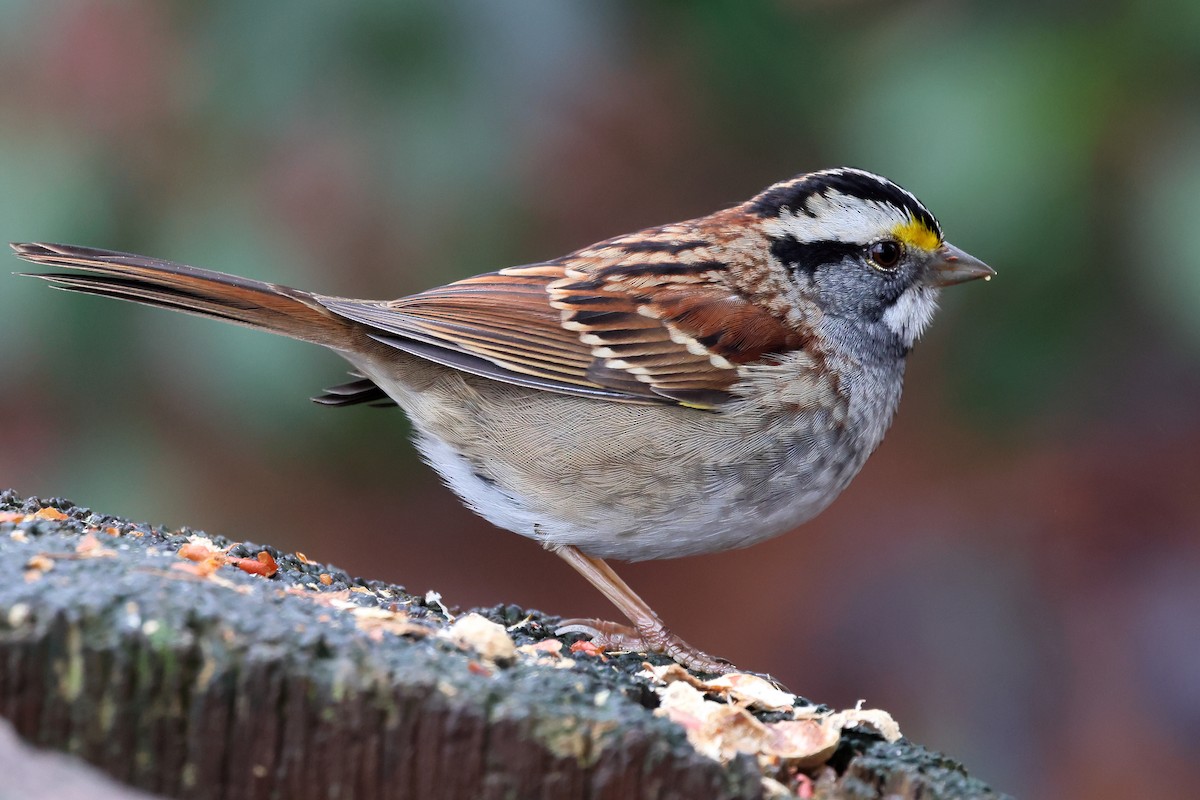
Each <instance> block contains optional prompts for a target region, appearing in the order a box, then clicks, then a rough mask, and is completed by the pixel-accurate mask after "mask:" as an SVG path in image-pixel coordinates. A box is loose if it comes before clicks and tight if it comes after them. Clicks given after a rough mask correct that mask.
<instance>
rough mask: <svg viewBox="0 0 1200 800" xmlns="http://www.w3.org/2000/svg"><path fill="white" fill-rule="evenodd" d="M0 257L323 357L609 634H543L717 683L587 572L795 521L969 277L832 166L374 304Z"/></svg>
mask: <svg viewBox="0 0 1200 800" xmlns="http://www.w3.org/2000/svg"><path fill="white" fill-rule="evenodd" d="M13 248H14V249H15V251H16V253H17V255H18V256H20V257H21V258H23V259H25V260H27V261H32V262H34V263H37V264H44V265H50V266H54V267H66V268H70V269H72V270H74V271H73V272H63V273H49V274H38V275H36V277H40V278H44V279H46V280H48V281H50V282H51V283H52V284H53V285H54V286H56V287H58V288H61V289H69V290H72V291H80V292H86V293H89V294H98V295H105V296H108V297H118V298H123V299H126V300H134V301H137V302H141V303H147V304H150V305H157V306H163V307H165V308H173V309H176V310H180V311H187V312H191V313H195V314H201V315H204V316H210V317H215V318H217V319H223V320H226V321H229V322H236V323H239V324H242V325H248V326H250V327H252V328H260V329H263V330H269V331H273V332H275V333H281V334H284V335H285V336H291V337H294V338H296V339H303V340H305V341H309V342H314V343H316V344H321V345H325V346H326V347H330V348H332V349H334V350H336V351H337V352H338V353H340V354H341V355H342V356H344V357H345V358H346V359H347V360H348V361H350V362H351V363H352V364H353V365H354V367H355V369H356V370H357V373H358V375H359V376H361V380H357V381H355V382H353V383H349V384H346V385H344V386H339V387H335V388H333V389H330V390H327V391H326V393H325V394H324V395H323V396H321V397H319V398H316V399H317V400H318V401H319V402H323V403H328V404H330V405H351V404H354V403H360V402H372V401H384V402H387V401H391V402H395V403H396V404H398V405H399V406H400V407H402V408H403V409H404V410H405V412H407V414H408V415H409V417H410V418H411V420H412V424H413V427H414V429H415V431H416V434H415V440H416V445H417V448H418V449H419V450H420V451H421V454H422V455H423V456H424V457H425V460H426V461H428V462H429V463H430V464H431V465H432V466H433V468H434V469H436V470H437V471H438V472H439V473H440V474H441V476H442V478H443V479H444V480H445V481H446V483H447V484H448V485H449V486H450V488H451V489H453V490H454V491H455V492H456V493H457V494H458V495H459V497H461V498H462V499H463V500H464V502H466V504H467V505H468V506H470V507H471V508H472V509H474V510H475V511H476V512H478V513H479V514H481V515H482V516H483V517H485V518H486V519H488V520H489V521H491V522H492V523H493V524H495V525H498V526H499V527H502V528H507V529H508V530H511V531H514V532H516V533H519V534H521V535H523V536H528V537H530V538H532V539H535V540H537V541H539V542H541V543H542V544H543V545H544V546H546V547H547V548H549V549H551V550H553V551H554V552H556V553H558V554H559V555H560V556H561V557H562V558H564V559H565V560H566V561H567V562H568V563H570V564H571V565H572V566H573V567H575V569H577V570H578V571H579V572H580V573H581V574H583V575H584V577H586V578H587V579H588V580H589V581H590V582H591V583H592V584H593V585H595V586H596V587H597V588H598V589H599V590H600V591H601V592H603V593H604V594H605V596H607V597H608V598H609V599H610V600H611V601H612V602H613V603H614V604H615V605H616V606H617V607H618V608H619V609H620V610H621V611H622V612H623V613H624V614H625V616H626V617H628V619H629V620H630V622H632V623H633V628H628V627H624V626H620V625H616V624H614V623H609V622H603V621H599V620H568V621H567V622H566V623H565V624H564V626H563V628H562V629H560V630H561V631H564V632H565V631H573V632H576V631H577V632H584V633H588V634H590V635H592V636H593V638H594V639H595V640H596V641H597V642H598V643H600V644H601V645H603V646H618V647H628V648H636V649H642V648H645V649H649V650H654V651H658V652H665V653H667V654H669V655H670V656H671V657H673V658H674V659H676V660H677V661H679V662H680V663H681V664H684V665H685V666H688V667H692V668H698V669H702V670H707V671H713V672H722V671H727V670H728V669H730V668H731V667H730V665H729V664H728V663H727V662H724V661H721V660H719V659H715V658H713V657H711V656H708V655H707V654H705V653H703V652H701V651H699V650H697V649H695V648H693V647H691V646H690V645H688V644H687V643H686V642H684V641H683V640H681V639H680V638H679V637H677V636H675V635H674V634H672V633H670V632H669V631H668V630H667V629H666V628H665V627H664V626H663V624H662V622H661V621H660V620H659V618H658V617H657V616H656V615H655V614H654V612H653V611H652V610H651V609H650V607H649V606H648V605H646V603H645V602H643V601H642V600H641V599H640V598H639V597H638V596H637V595H636V594H634V593H633V591H632V590H631V589H630V588H629V587H628V586H627V585H626V584H625V583H624V582H623V581H622V580H621V579H620V578H619V577H617V575H616V574H615V573H614V572H613V571H612V569H611V568H609V566H608V565H607V564H605V563H604V562H603V561H602V560H601V559H603V558H610V557H611V558H622V559H629V560H641V559H650V558H672V557H675V556H684V555H691V554H696V553H709V552H714V551H721V550H728V549H731V548H735V547H743V546H746V545H750V544H754V543H755V542H759V541H762V540H764V539H767V538H769V537H772V536H775V535H777V534H780V533H782V532H784V531H786V530H788V529H790V528H792V527H794V526H796V525H798V524H799V523H801V522H804V521H805V520H807V519H809V518H811V517H812V516H814V515H815V514H817V513H818V512H820V511H821V510H822V509H823V508H825V506H827V505H828V504H829V503H830V502H831V501H832V500H833V499H834V498H835V497H836V496H837V495H838V493H839V492H841V491H842V489H844V488H845V487H846V485H847V484H848V483H849V482H850V480H851V479H852V478H853V477H854V475H855V474H856V473H857V472H858V470H859V469H860V468H861V467H862V465H863V462H864V461H866V459H867V456H869V455H870V454H871V452H872V451H873V450H874V449H875V447H876V446H877V445H878V444H879V442H880V440H881V439H882V438H883V434H884V432H885V431H886V430H887V427H888V425H889V424H890V422H891V419H892V415H893V413H894V412H895V410H896V406H897V404H898V403H899V401H900V389H901V383H902V378H903V374H904V363H905V357H906V356H907V355H908V352H909V350H910V349H911V347H912V345H913V342H914V341H915V340H916V338H917V337H918V336H919V335H920V334H921V332H922V331H923V330H924V329H925V327H926V325H927V324H928V323H929V321H930V318H931V317H932V315H933V312H934V308H935V304H936V298H937V294H938V290H939V289H940V288H941V287H943V286H947V285H950V284H954V283H960V282H963V281H968V280H973V279H975V278H986V277H989V276H990V275H992V274H993V273H992V270H991V269H990V268H989V267H987V266H986V265H985V264H983V263H982V262H981V261H979V260H977V259H975V258H972V257H971V256H969V255H967V254H966V253H964V252H962V251H961V250H959V249H958V248H956V247H954V246H952V245H950V244H949V243H947V242H945V241H944V240H943V238H942V231H941V228H940V226H939V225H938V223H937V221H936V220H935V219H934V217H933V216H932V215H931V214H930V213H929V212H928V211H927V210H926V209H925V207H924V206H922V205H921V203H920V202H918V201H917V199H916V198H915V197H914V196H913V195H912V194H910V193H909V192H907V191H905V190H904V189H901V188H900V187H899V186H897V185H895V184H894V183H892V182H890V181H888V180H886V179H884V178H881V177H879V176H877V175H873V174H871V173H868V172H863V171H860V170H854V169H834V170H827V171H823V172H815V173H811V174H807V175H801V176H798V177H796V178H793V179H791V180H788V181H784V182H782V183H777V184H775V185H773V186H771V187H769V188H768V189H766V190H765V191H763V192H762V193H761V194H759V195H757V196H755V197H753V198H751V199H750V200H748V201H746V202H744V203H741V204H740V205H737V206H734V207H733V208H729V209H725V210H723V211H718V212H716V213H714V214H710V215H708V216H705V217H700V218H698V219H693V220H689V221H687V222H679V223H674V224H671V225H662V226H659V227H654V228H647V229H645V230H642V231H638V232H637V233H632V234H627V235H624V236H617V237H615V238H612V239H608V240H606V241H603V242H599V243H597V244H594V245H591V246H590V247H585V248H583V249H582V250H578V251H576V252H574V253H571V254H569V255H566V256H563V257H561V258H556V259H552V260H550V261H545V262H541V263H537V264H531V265H528V266H521V267H510V268H508V269H502V270H500V271H499V272H492V273H488V274H485V275H478V276H476V277H473V278H467V279H465V280H461V281H457V282H455V283H451V284H449V285H446V286H440V287H437V288H435V289H430V290H428V291H425V292H421V293H420V294H416V295H412V296H410V297H403V298H400V299H399V300H390V301H372V300H351V299H347V298H341V297H331V296H327V295H320V294H314V293H311V292H304V291H299V290H297V289H290V288H287V287H284V286H278V285H275V284H269V283H263V282H260V281H255V280H250V279H246V278H237V277H233V276H230V275H224V274H221V273H217V272H210V271H207V270H201V269H195V268H193V267H187V266H182V265H179V264H174V263H171V262H167V261H159V260H157V259H153V258H146V257H144V256H137V255H128V254H124V253H115V252H110V251H107V250H94V249H90V248H84V247H73V246H67V245H56V244H15V245H13Z"/></svg>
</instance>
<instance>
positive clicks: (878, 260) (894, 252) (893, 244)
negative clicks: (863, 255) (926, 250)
mask: <svg viewBox="0 0 1200 800" xmlns="http://www.w3.org/2000/svg"><path fill="white" fill-rule="evenodd" d="M903 255H904V248H903V247H902V246H901V245H900V243H899V242H897V241H895V240H894V239H883V240H882V241H878V242H875V243H874V244H872V245H871V246H870V247H868V248H867V258H869V259H871V264H873V265H874V266H876V267H878V268H879V269H887V270H891V269H895V268H896V265H897V264H899V263H900V258H901V256H903Z"/></svg>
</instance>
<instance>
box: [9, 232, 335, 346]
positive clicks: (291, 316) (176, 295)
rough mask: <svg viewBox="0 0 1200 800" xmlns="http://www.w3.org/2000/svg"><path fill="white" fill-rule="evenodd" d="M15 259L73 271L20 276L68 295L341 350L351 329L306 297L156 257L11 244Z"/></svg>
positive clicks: (64, 246) (280, 288) (275, 287)
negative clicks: (233, 325) (98, 298)
mask: <svg viewBox="0 0 1200 800" xmlns="http://www.w3.org/2000/svg"><path fill="white" fill-rule="evenodd" d="M12 249H13V251H14V252H15V253H16V254H17V256H18V257H20V258H22V259H24V260H26V261H29V262H31V263H33V264H39V265H45V266H50V267H63V268H67V269H71V270H75V271H74V272H49V273H37V272H32V273H22V274H24V275H27V276H29V277H33V278H41V279H42V280H45V281H48V282H49V283H50V284H51V285H53V286H54V287H56V288H59V289H64V290H66V291H71V292H83V293H85V294H94V295H100V296H103V297H115V298H119V299H122V300H131V301H133V302H136V303H144V304H146V305H152V306H159V307H162V308H169V309H173V310H176V311H185V312H188V313H191V314H198V315H200V316H205V317H213V318H216V319H221V320H225V321H227V322H233V323H236V324H239V325H246V326H248V327H251V328H258V329H260V330H267V331H271V332H273V333H279V334H283V335H284V336H290V337H292V338H294V339H302V340H304V341H308V342H314V343H316V344H322V345H326V346H329V347H334V348H339V349H340V348H343V347H345V346H346V345H347V343H348V341H349V340H350V339H351V338H352V335H353V334H352V331H351V328H352V325H353V324H352V323H351V322H350V321H349V320H346V319H345V318H343V317H339V316H337V315H335V314H333V313H332V312H330V311H329V310H328V309H326V308H325V307H324V306H322V305H321V304H320V302H319V301H318V300H317V299H316V298H315V297H314V296H313V295H311V294H309V293H308V292H302V291H300V290H298V289H291V288H289V287H287V286H279V285H277V284H273V283H266V282H264V281H256V280H252V279H249V278H239V277H237V276H235V275H227V274H225V273H222V272H214V271H212V270H206V269H198V268H196V267H189V266H186V265H184V264H176V263H174V262H171V261H163V260H160V259H157V258H147V257H146V256H139V255H133V254H131V253H118V252H115V251H112V250H99V249H95V248H90V247H77V246H75V245H62V244H45V243H14V244H13V245H12Z"/></svg>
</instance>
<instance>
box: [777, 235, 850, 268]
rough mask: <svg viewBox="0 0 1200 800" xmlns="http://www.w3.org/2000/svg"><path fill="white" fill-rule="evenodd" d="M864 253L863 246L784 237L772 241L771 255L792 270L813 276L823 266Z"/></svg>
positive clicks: (825, 240)
mask: <svg viewBox="0 0 1200 800" xmlns="http://www.w3.org/2000/svg"><path fill="white" fill-rule="evenodd" d="M861 252H862V245H861V244H852V243H850V242H839V241H837V240H836V239H824V240H822V241H818V242H799V241H797V240H796V237H794V236H782V237H778V238H776V239H773V240H772V241H771V255H773V256H775V257H776V258H778V259H779V260H780V261H781V262H783V264H784V265H785V266H787V267H788V268H789V269H791V270H804V271H805V272H808V273H809V274H812V272H813V271H814V270H816V268H817V267H819V266H821V265H822V264H836V263H838V262H839V261H841V260H843V259H844V258H846V257H847V256H854V255H858V254H859V253H861Z"/></svg>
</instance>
